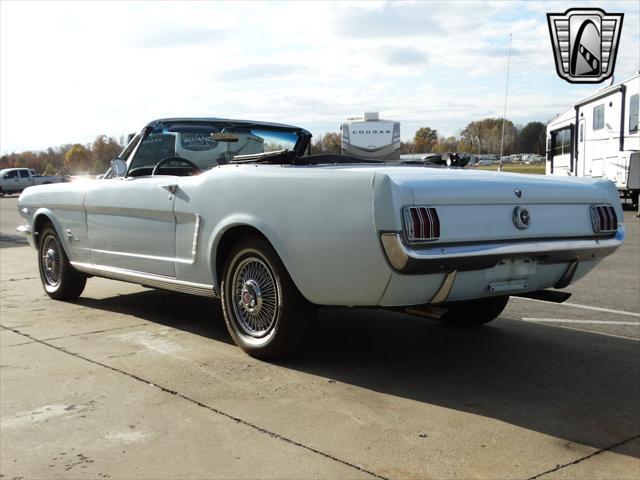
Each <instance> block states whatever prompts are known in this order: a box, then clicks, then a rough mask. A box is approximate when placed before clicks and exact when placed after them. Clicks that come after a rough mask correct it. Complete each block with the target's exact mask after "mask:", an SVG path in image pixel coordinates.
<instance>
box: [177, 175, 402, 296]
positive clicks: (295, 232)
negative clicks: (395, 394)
mask: <svg viewBox="0 0 640 480" xmlns="http://www.w3.org/2000/svg"><path fill="white" fill-rule="evenodd" d="M372 187H373V174H372V173H371V172H362V173H361V174H352V175H344V174H343V172H339V171H337V172H336V171H331V170H321V171H319V169H318V168H304V167H286V166H285V167H282V166H264V165H258V166H256V165H239V166H231V165H228V166H224V167H218V168H215V169H213V170H212V171H210V172H207V173H206V174H204V175H201V176H199V177H195V178H194V179H193V180H191V181H188V182H186V183H184V184H183V185H182V186H181V190H183V193H184V195H183V196H181V195H177V196H176V206H175V209H176V218H180V217H183V216H186V215H188V214H189V213H196V214H198V215H200V216H201V217H202V221H201V231H202V237H201V238H202V239H203V240H202V245H201V247H200V253H201V254H203V255H206V257H205V258H210V260H209V262H201V261H199V262H197V264H196V265H195V266H194V267H193V269H192V267H191V266H188V265H178V266H177V268H178V270H177V273H178V278H181V277H183V275H189V276H190V278H186V279H187V280H189V281H194V282H203V283H204V282H206V281H207V279H210V278H211V276H213V278H214V284H215V285H216V286H219V282H220V279H218V278H216V272H215V264H216V262H219V261H224V259H220V258H217V247H218V244H219V242H220V240H221V238H222V236H223V235H224V234H225V232H226V231H228V229H229V228H232V227H234V226H238V225H249V226H253V227H255V228H256V229H258V230H259V231H260V232H261V233H262V234H263V235H264V236H265V237H266V238H267V239H268V240H269V242H271V244H272V245H273V247H274V248H275V250H276V251H277V253H278V255H279V256H280V258H281V259H282V262H283V263H284V265H285V267H286V268H287V270H288V272H289V274H290V275H291V277H292V279H293V281H294V282H295V284H296V285H297V287H298V288H299V290H300V291H301V293H302V294H303V295H304V296H305V297H306V298H307V299H308V300H309V301H311V302H313V303H316V304H322V305H375V304H377V302H378V301H379V299H380V297H381V296H382V294H383V292H384V289H385V288H386V285H387V283H388V281H389V278H390V275H391V270H390V268H389V267H388V265H387V263H386V260H385V257H384V255H383V252H382V248H381V245H380V242H379V239H378V235H377V233H376V229H375V225H374V218H373V188H372ZM178 229H180V222H179V224H178ZM190 234H191V237H190V236H189V235H190ZM192 234H193V229H192V228H188V227H185V232H184V234H183V235H181V234H180V233H179V234H178V237H179V238H181V240H178V245H177V250H179V251H180V250H183V249H184V248H186V245H187V244H188V243H189V242H190V241H191V240H190V238H192ZM205 239H206V240H205ZM206 263H209V265H206ZM190 271H191V273H189V272H190Z"/></svg>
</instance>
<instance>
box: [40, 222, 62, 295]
mask: <svg viewBox="0 0 640 480" xmlns="http://www.w3.org/2000/svg"><path fill="white" fill-rule="evenodd" d="M40 264H41V267H42V274H43V276H44V280H45V281H46V282H47V283H48V284H49V285H50V286H52V287H56V286H58V285H59V284H60V279H61V274H62V257H61V255H60V243H59V242H58V239H57V238H56V237H55V236H54V235H48V236H47V237H46V238H44V240H43V245H42V249H41V254H40Z"/></svg>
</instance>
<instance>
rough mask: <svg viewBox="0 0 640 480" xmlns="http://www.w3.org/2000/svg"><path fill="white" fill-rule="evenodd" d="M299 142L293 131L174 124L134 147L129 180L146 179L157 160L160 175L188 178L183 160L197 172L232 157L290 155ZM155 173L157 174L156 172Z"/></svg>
mask: <svg viewBox="0 0 640 480" xmlns="http://www.w3.org/2000/svg"><path fill="white" fill-rule="evenodd" d="M298 140H299V134H298V132H297V131H294V130H291V131H289V130H286V129H282V128H277V129H271V128H269V127H268V126H259V127H258V126H256V127H255V128H254V127H253V126H251V125H247V126H242V125H240V126H238V125H233V126H229V125H223V124H215V123H211V124H206V125H188V124H174V125H169V126H162V127H158V128H155V129H153V130H152V131H151V132H150V133H149V134H148V135H147V136H146V137H145V138H144V140H143V141H142V143H141V144H140V146H139V147H138V149H137V151H136V153H135V155H134V157H133V159H132V160H131V164H130V166H129V175H130V176H140V175H150V174H151V173H152V171H153V168H154V167H155V166H156V165H157V164H158V162H160V161H161V160H165V159H170V160H168V161H166V162H163V164H162V170H163V171H162V172H161V173H163V174H175V175H181V174H182V175H188V174H190V172H193V170H194V169H193V167H192V166H189V164H188V163H187V162H184V161H181V159H184V160H187V161H188V162H191V163H192V164H195V165H196V166H197V167H198V169H199V170H208V169H210V168H213V167H215V166H216V165H222V164H226V163H229V162H230V161H233V159H234V158H235V157H236V156H241V155H252V154H258V153H264V152H272V151H280V150H289V151H293V150H294V147H295V146H296V144H297V142H298ZM156 173H159V172H156Z"/></svg>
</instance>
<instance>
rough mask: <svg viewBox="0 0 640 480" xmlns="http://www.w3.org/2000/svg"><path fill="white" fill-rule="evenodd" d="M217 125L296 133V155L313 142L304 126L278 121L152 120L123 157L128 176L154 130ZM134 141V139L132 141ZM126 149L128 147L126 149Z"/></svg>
mask: <svg viewBox="0 0 640 480" xmlns="http://www.w3.org/2000/svg"><path fill="white" fill-rule="evenodd" d="M212 126H214V127H216V128H220V129H234V128H241V129H256V130H262V131H274V132H282V133H291V134H295V135H296V137H297V140H296V143H295V145H294V146H293V149H292V150H291V153H293V154H294V155H296V156H304V155H305V154H306V153H307V151H308V147H309V145H310V144H311V137H312V135H311V133H310V132H309V131H307V130H305V129H303V128H300V127H295V126H292V125H284V124H277V123H269V122H257V121H247V120H231V119H219V118H170V119H161V120H155V121H153V122H150V123H149V124H147V126H145V128H144V129H143V130H142V131H141V132H140V134H138V135H136V138H135V139H134V140H137V144H136V145H135V148H133V150H132V151H130V152H129V155H128V156H127V158H123V160H125V161H126V163H127V174H126V177H129V172H130V169H131V165H132V162H133V159H134V158H135V157H136V154H137V152H138V149H139V148H140V146H141V145H142V143H143V142H144V140H145V139H146V138H147V137H149V135H151V134H152V133H153V132H154V131H157V130H164V129H172V128H175V127H182V128H184V127H187V128H188V127H212ZM132 142H133V141H132ZM125 150H126V149H125Z"/></svg>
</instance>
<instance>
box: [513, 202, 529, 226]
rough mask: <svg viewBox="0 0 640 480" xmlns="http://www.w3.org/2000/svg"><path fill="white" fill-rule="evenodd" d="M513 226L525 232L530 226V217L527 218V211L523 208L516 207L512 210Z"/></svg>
mask: <svg viewBox="0 0 640 480" xmlns="http://www.w3.org/2000/svg"><path fill="white" fill-rule="evenodd" d="M513 224H514V225H515V226H516V227H517V228H518V229H519V230H526V229H527V228H529V225H530V224H531V217H530V216H529V210H527V209H526V208H525V207H516V208H514V209H513Z"/></svg>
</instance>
